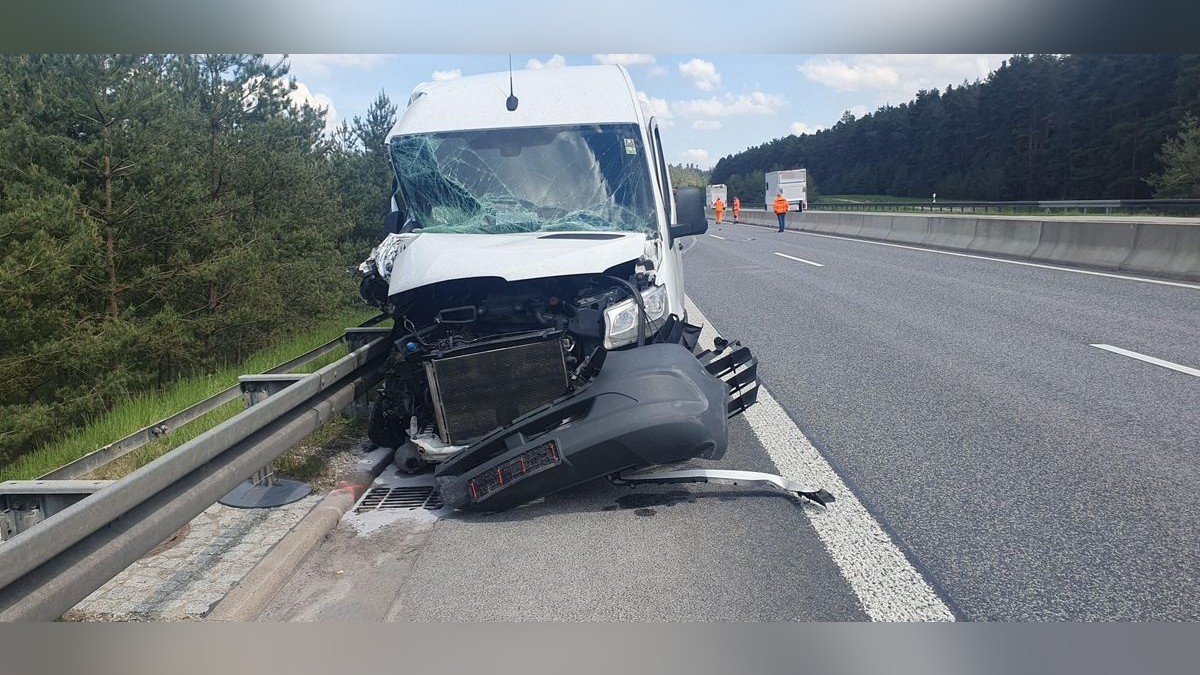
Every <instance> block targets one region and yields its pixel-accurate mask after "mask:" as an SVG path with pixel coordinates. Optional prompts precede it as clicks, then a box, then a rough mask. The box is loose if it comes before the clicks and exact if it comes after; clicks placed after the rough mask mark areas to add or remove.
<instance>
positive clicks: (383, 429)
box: [367, 399, 408, 448]
mask: <svg viewBox="0 0 1200 675" xmlns="http://www.w3.org/2000/svg"><path fill="white" fill-rule="evenodd" d="M386 403H387V399H380V400H378V401H376V402H375V405H374V406H372V407H371V420H370V421H369V422H368V423H367V437H368V438H370V439H371V442H372V443H374V444H375V445H378V446H379V447H381V448H398V447H400V446H402V445H404V443H405V442H407V441H408V432H407V431H406V430H405V429H404V427H403V425H402V424H401V423H400V422H399V420H397V419H396V416H395V415H388V414H385V410H384V406H385V404H386Z"/></svg>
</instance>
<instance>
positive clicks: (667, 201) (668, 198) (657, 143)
mask: <svg viewBox="0 0 1200 675" xmlns="http://www.w3.org/2000/svg"><path fill="white" fill-rule="evenodd" d="M654 153H655V154H656V155H658V175H659V179H658V184H659V186H660V187H661V188H662V200H663V215H664V216H666V218H667V225H670V224H671V223H673V222H675V221H674V220H672V214H671V204H672V202H673V201H674V200H673V199H672V196H673V194H672V192H671V189H672V186H671V176H670V174H668V173H667V162H666V159H664V158H663V149H662V139H661V138H660V137H659V135H658V125H657V124H655V125H654Z"/></svg>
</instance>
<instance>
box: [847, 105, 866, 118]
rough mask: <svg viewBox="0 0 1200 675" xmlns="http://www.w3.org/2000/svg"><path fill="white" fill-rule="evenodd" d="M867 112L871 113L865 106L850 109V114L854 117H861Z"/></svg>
mask: <svg viewBox="0 0 1200 675" xmlns="http://www.w3.org/2000/svg"><path fill="white" fill-rule="evenodd" d="M869 112H871V111H870V109H869V108H867V106H865V105H856V106H851V107H850V114H851V115H854V116H855V117H862V116H863V115H866V114H867V113H869Z"/></svg>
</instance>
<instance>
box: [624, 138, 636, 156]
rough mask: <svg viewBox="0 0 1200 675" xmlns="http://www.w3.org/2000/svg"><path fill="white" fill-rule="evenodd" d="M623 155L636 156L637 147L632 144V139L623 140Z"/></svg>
mask: <svg viewBox="0 0 1200 675" xmlns="http://www.w3.org/2000/svg"><path fill="white" fill-rule="evenodd" d="M625 154H627V155H636V154H637V146H636V145H634V144H633V139H632V138H626V139H625Z"/></svg>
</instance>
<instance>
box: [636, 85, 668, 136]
mask: <svg viewBox="0 0 1200 675" xmlns="http://www.w3.org/2000/svg"><path fill="white" fill-rule="evenodd" d="M637 97H638V102H639V103H641V104H642V112H643V113H644V114H645V115H646V116H647V117H654V118H657V119H658V126H660V127H662V128H664V129H665V128H667V127H670V126H674V125H675V122H673V121H672V120H671V118H672V117H674V115H673V114H672V113H671V106H670V104H668V103H667V101H666V99H662V98H651V97H650V96H648V95H647V94H646V92H644V91H639V92H638V93H637Z"/></svg>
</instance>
